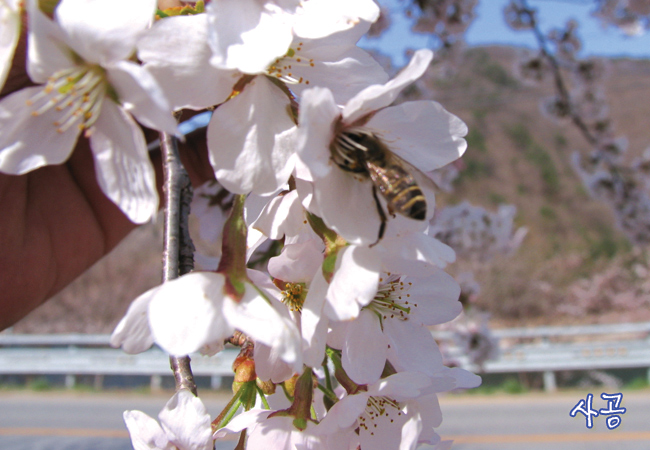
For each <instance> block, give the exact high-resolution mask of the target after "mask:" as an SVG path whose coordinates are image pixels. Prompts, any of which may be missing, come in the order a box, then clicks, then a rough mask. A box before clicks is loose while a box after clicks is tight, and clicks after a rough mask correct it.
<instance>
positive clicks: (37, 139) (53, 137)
mask: <svg viewBox="0 0 650 450" xmlns="http://www.w3.org/2000/svg"><path fill="white" fill-rule="evenodd" d="M42 89H43V88H42V87H30V88H25V89H22V90H20V91H18V92H14V93H13V94H11V95H9V96H7V97H5V98H3V99H2V101H0V171H2V172H4V173H10V174H14V175H21V174H24V173H27V172H29V171H32V170H34V169H37V168H39V167H42V166H45V165H48V164H60V163H62V162H64V161H65V160H66V159H68V156H70V153H71V152H72V149H73V147H74V145H75V142H76V141H77V136H79V128H77V127H76V126H71V127H70V128H68V129H67V131H65V132H64V133H59V132H57V129H58V126H55V125H54V123H55V122H56V121H57V120H58V119H59V118H60V116H61V112H60V111H56V109H55V108H50V109H48V110H47V111H45V112H43V113H42V114H39V115H36V116H34V115H32V111H33V110H34V109H37V108H38V107H39V106H40V103H39V104H36V105H34V107H33V108H32V107H27V102H28V101H29V100H31V99H32V98H33V97H34V96H35V95H36V94H38V93H39V92H41V91H42ZM45 101H47V98H46V99H45Z"/></svg>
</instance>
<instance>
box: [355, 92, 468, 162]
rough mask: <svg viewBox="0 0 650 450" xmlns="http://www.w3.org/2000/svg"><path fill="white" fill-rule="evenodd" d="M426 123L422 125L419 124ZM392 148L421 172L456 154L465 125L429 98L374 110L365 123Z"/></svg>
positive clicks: (461, 146) (459, 152)
mask: <svg viewBox="0 0 650 450" xmlns="http://www.w3.org/2000/svg"><path fill="white" fill-rule="evenodd" d="M423 123H426V124H427V126H426V127H423V126H422V124H423ZM366 125H367V126H368V127H369V128H371V129H372V130H373V132H376V133H378V135H379V136H380V137H381V138H382V140H383V141H384V143H386V144H387V145H388V146H389V147H390V149H391V151H392V152H394V153H396V154H397V155H398V156H401V157H402V158H404V159H405V160H406V161H408V162H409V163H411V164H413V165H414V166H415V167H417V168H418V169H419V170H420V171H421V172H430V171H432V170H435V169H439V168H440V167H443V166H445V165H447V164H449V163H450V162H452V161H455V160H457V159H458V158H460V157H461V156H462V155H463V153H464V152H465V149H466V148H467V142H466V141H465V139H463V138H462V136H465V135H466V134H467V126H466V125H465V123H464V122H463V121H462V120H460V119H459V118H458V117H456V116H454V115H453V114H451V113H449V112H447V111H446V110H445V109H444V108H443V107H442V105H440V104H439V103H436V102H432V101H425V100H423V101H415V102H406V103H402V104H401V105H397V106H392V107H389V108H385V109H382V110H380V111H377V113H376V114H375V115H374V116H373V117H372V119H370V120H369V121H368V123H367V124H366Z"/></svg>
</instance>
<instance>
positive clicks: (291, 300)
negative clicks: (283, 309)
mask: <svg viewBox="0 0 650 450" xmlns="http://www.w3.org/2000/svg"><path fill="white" fill-rule="evenodd" d="M284 287H285V290H284V291H282V303H284V304H285V305H287V306H288V307H289V309H290V310H291V311H298V312H300V311H302V305H303V304H304V303H305V297H306V295H307V292H306V291H307V290H306V289H304V286H303V284H302V283H287V284H285V285H284Z"/></svg>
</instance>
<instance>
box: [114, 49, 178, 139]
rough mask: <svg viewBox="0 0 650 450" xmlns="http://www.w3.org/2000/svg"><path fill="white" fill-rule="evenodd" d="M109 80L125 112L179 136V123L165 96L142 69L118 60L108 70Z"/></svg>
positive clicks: (153, 126)
mask: <svg viewBox="0 0 650 450" xmlns="http://www.w3.org/2000/svg"><path fill="white" fill-rule="evenodd" d="M107 77H108V80H109V82H110V83H111V85H112V86H113V87H114V88H115V90H116V91H117V95H118V97H119V99H120V102H121V103H122V105H123V106H124V109H126V110H127V111H129V112H130V113H131V114H133V115H134V116H135V117H136V119H138V122H140V123H141V124H142V125H144V126H146V127H149V128H152V129H154V130H158V131H166V132H167V133H170V134H176V133H177V130H176V120H175V119H174V117H173V116H172V109H171V106H169V103H168V101H167V98H166V97H165V93H164V92H163V90H162V89H161V88H160V86H159V85H158V82H157V81H156V80H155V79H154V77H153V76H152V75H151V74H150V73H149V72H148V71H146V70H145V69H144V68H143V67H142V66H139V65H137V64H134V63H132V62H130V61H118V62H116V63H115V64H112V65H111V66H110V67H109V68H108V69H107Z"/></svg>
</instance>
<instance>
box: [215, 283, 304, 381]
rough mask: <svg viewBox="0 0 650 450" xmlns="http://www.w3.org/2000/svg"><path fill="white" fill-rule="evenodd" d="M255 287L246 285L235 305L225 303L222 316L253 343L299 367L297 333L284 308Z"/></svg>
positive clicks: (299, 343) (299, 344) (300, 363)
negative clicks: (259, 344) (271, 348)
mask: <svg viewBox="0 0 650 450" xmlns="http://www.w3.org/2000/svg"><path fill="white" fill-rule="evenodd" d="M258 289H259V288H257V287H256V286H255V285H252V284H248V283H247V284H246V291H245V293H244V297H243V298H242V299H241V300H240V301H239V302H238V303H236V302H232V301H229V302H226V303H225V304H224V308H223V314H224V316H225V317H226V320H228V323H229V324H230V325H231V326H232V327H233V328H236V329H238V330H240V331H241V332H243V333H244V334H247V335H248V336H250V337H251V338H253V340H254V341H255V342H261V343H263V344H265V345H268V346H269V347H273V351H274V352H277V354H278V357H279V358H281V359H282V360H283V361H285V362H287V363H289V364H292V365H294V366H295V367H294V370H295V369H297V370H296V371H298V370H300V366H302V355H301V340H300V333H299V332H298V328H297V327H296V325H295V323H293V321H292V320H291V317H290V316H289V312H288V310H287V308H286V307H285V306H284V305H283V304H282V303H280V302H278V301H275V300H269V299H267V298H265V297H263V296H262V293H261V292H260V291H258Z"/></svg>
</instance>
